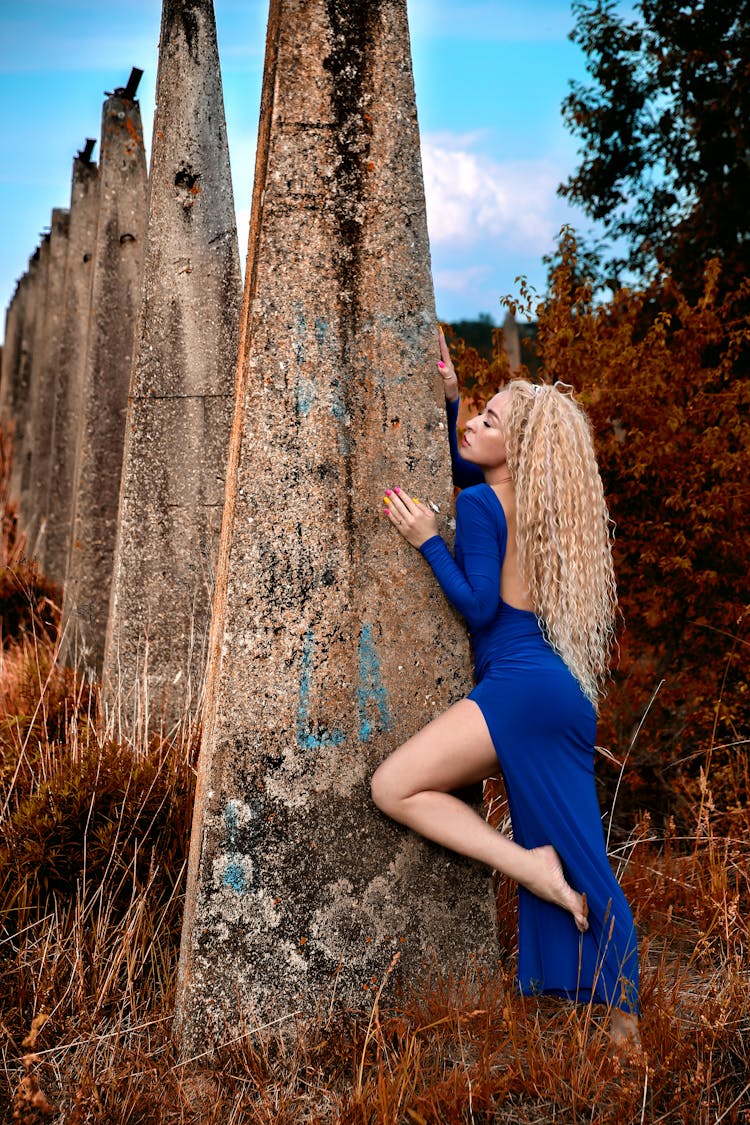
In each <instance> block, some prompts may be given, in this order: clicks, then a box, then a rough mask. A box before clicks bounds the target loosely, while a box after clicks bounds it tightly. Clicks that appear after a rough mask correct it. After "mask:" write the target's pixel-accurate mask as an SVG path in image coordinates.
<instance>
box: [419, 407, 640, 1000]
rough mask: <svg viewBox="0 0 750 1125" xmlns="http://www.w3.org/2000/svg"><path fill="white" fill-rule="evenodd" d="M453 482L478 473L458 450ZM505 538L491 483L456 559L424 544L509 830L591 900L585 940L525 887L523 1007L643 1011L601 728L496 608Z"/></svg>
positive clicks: (557, 664)
mask: <svg viewBox="0 0 750 1125" xmlns="http://www.w3.org/2000/svg"><path fill="white" fill-rule="evenodd" d="M457 410H458V407H457V404H456V406H455V408H454V410H453V411H451V412H449V421H450V422H451V426H450V430H451V434H452V446H451V452H452V454H454V459H453V463H454V474H455V477H454V479H456V480H457V482H458V483H462V484H463V485H464V486H465V485H466V484H467V482H468V481H470V480H472V478H473V479H475V478H476V475H477V474H478V473H479V470H477V468H476V466H474V465H469V464H468V463H467V462H464V461H462V459H461V458H460V457H459V456H458V451H457V449H456V448H455V436H454V428H455V415H456V414H457ZM506 542H507V526H506V522H505V513H504V511H503V507H502V505H501V503H500V501H499V499H498V497H497V496H496V494H495V492H494V491H493V489H492V488H490V486H489V485H487V484H484V483H479V484H471V485H470V486H469V487H465V488H464V491H463V492H461V493H460V495H459V496H458V498H457V500H456V541H455V559H454V557H453V556H452V555H451V553H450V551H449V550H448V548H447V546H446V544H445V543H444V541H443V540H442V539H441V538H440V536H437V535H436V536H434V537H433V538H431V539H428V540H427V542H426V543H423V544H422V547H421V548H420V550H421V552H422V554H423V555H424V557H425V558H426V559H427V561H428V563H429V564H430V566H431V567H432V570H433V572H434V574H435V577H436V578H437V580H438V582H439V583H440V585H441V587H442V589H443V592H444V593H445V595H446V597H447V598H448V600H449V601H450V602H451V603H452V604H453V605H454V606H455V608H456V609H457V610H458V611H459V612H460V613H461V614H462V615H463V617H464V618H465V619H466V622H467V625H468V627H469V631H470V634H471V642H472V647H473V652H474V667H475V679H476V687H475V688H474V690H473V691H472V692H471V693H470V695H469V699H473V700H474V702H475V703H477V704H478V706H479V708H480V709H481V712H482V715H483V716H484V719H485V722H486V723H487V727H488V729H489V732H490V736H491V738H492V742H493V745H494V747H495V751H496V753H497V757H498V760H499V763H500V767H501V770H502V774H503V778H504V781H505V788H506V793H507V797H508V805H509V811H510V816H511V821H512V824H513V836H514V839H515V840H516V842H517V843H519V844H521V845H522V846H523V847H525V848H534V847H539V846H540V845H542V844H552V845H553V847H554V848H555V850H556V851H557V853H558V855H559V856H560V859H561V861H562V865H563V869H564V871H565V876H566V878H567V880H568V882H569V883H570V885H571V886H572V887H574V888H575V890H577V891H585V892H586V897H587V900H588V905H589V929H588V931H587V932H586V933H585V934H583V935H581V934H579V932H578V930H577V929H576V925H575V922H574V921H573V917H572V915H571V914H570V913H569V912H568V911H566V910H563V909H562V908H561V907H559V906H555V905H554V904H553V903H548V902H544V901H543V900H542V899H539V898H537V897H536V896H535V895H533V894H531V893H530V892H529V891H527V890H525V889H524V888H523V887H519V901H518V979H519V988H520V991H521V992H522V993H524V994H526V995H532V994H537V993H551V994H553V995H558V996H564V997H568V998H570V999H575V1000H579V1001H589V1000H593V1001H594V1002H597V1003H604V1004H608V1005H609V1004H611V1005H612V1006H614V1007H617V1008H621V1009H623V1010H625V1011H628V1012H637V1011H638V951H637V944H636V934H635V927H634V924H633V916H632V914H631V911H630V907H629V906H628V903H627V901H626V899H625V896H624V895H623V893H622V890H621V889H620V886H619V884H618V882H617V880H616V879H615V876H614V874H613V872H612V869H611V867H610V865H609V860H608V859H607V853H606V847H605V840H604V832H603V829H602V822H601V814H600V810H599V802H598V799H597V795H596V788H595V783H594V742H595V738H596V716H595V712H594V708H593V707H592V705H591V703H590V701H589V700H588V699H587V698H586V696H585V695H584V693H583V691H582V690H581V687H580V685H579V683H578V681H577V680H576V679H575V677H574V676H573V675H572V673H571V672H570V670H569V669H568V667H567V665H566V664H565V663H564V662H563V660H562V659H561V657H560V656H559V655H558V654H557V653H556V652H555V651H554V649H553V648H552V646H551V645H550V644H549V642H548V641H547V640H546V638H545V636H544V634H543V632H542V629H541V628H540V626H539V623H538V621H537V618H536V615H535V614H534V613H531V612H529V611H527V610H521V609H515V608H514V607H512V606H509V605H506V604H505V603H504V602H503V601H502V600H501V598H500V571H501V568H502V564H503V559H504V557H505V548H506Z"/></svg>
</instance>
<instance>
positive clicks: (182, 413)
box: [104, 0, 242, 726]
mask: <svg viewBox="0 0 750 1125" xmlns="http://www.w3.org/2000/svg"><path fill="white" fill-rule="evenodd" d="M159 42H160V53H159V71H158V75H157V84H156V116H155V119H154V134H153V136H154V141H153V149H152V154H151V169H150V179H149V216H148V230H147V234H146V253H145V260H144V276H143V296H142V305H141V316H140V322H139V330H138V341H137V348H136V360H135V365H134V369H133V380H132V384H131V390H130V400H129V405H128V422H127V428H126V442H125V456H124V461H123V480H122V489H121V498H120V515H119V526H118V539H117V549H116V552H115V568H114V581H113V587H112V605H111V613H110V622H109V630H108V634H107V643H106V649H105V660H104V683H105V688H106V692H107V696H108V698H109V701H110V702H111V703H112V704H113V705H117V706H118V707H119V708H120V709H121V711H124V712H125V718H126V721H129V722H135V723H136V724H138V725H139V726H140V725H141V724H142V723H145V722H148V721H150V722H151V723H152V724H153V725H156V724H157V723H158V722H159V721H160V720H163V719H168V720H172V719H174V718H176V717H177V716H179V715H180V714H181V713H182V712H183V711H184V710H185V709H188V710H190V709H194V708H195V706H196V704H197V697H198V692H199V688H200V684H201V680H202V678H203V674H204V671H205V661H206V647H207V639H208V625H209V616H210V605H211V595H212V593H213V580H214V574H215V570H216V556H217V551H218V543H219V531H220V528H221V512H222V507H223V500H224V477H225V470H226V460H227V447H228V442H229V430H230V426H231V420H232V402H233V392H234V372H235V368H236V364H237V346H238V335H239V318H240V307H241V303H242V278H241V274H240V261H239V250H238V246H237V231H236V225H235V212H234V201H233V198H232V181H231V175H230V169H229V151H228V148H227V137H226V127H225V121H224V102H223V96H222V88H221V74H220V69H219V57H218V52H217V47H216V26H215V21H214V11H213V3H212V0H165V2H164V6H163V11H162V25H161V36H160V40H159Z"/></svg>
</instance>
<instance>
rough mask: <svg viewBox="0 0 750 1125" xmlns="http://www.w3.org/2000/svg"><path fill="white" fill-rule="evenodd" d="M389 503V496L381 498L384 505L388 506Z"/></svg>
mask: <svg viewBox="0 0 750 1125" xmlns="http://www.w3.org/2000/svg"><path fill="white" fill-rule="evenodd" d="M390 502H391V498H390V496H384V497H383V503H384V504H390Z"/></svg>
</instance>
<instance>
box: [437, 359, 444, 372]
mask: <svg viewBox="0 0 750 1125" xmlns="http://www.w3.org/2000/svg"><path fill="white" fill-rule="evenodd" d="M438 367H439V368H440V370H441V371H442V370H443V368H444V367H445V364H444V363H443V361H442V359H439V360H438Z"/></svg>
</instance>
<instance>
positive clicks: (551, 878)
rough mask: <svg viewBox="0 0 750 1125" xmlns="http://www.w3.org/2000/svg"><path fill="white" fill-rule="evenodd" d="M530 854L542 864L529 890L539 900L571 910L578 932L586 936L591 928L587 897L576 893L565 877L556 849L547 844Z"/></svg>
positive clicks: (528, 886) (529, 884)
mask: <svg viewBox="0 0 750 1125" xmlns="http://www.w3.org/2000/svg"><path fill="white" fill-rule="evenodd" d="M529 854H530V855H532V856H536V857H538V859H539V861H540V863H539V875H538V878H537V880H535V882H534V883H533V884H532V883H527V884H526V886H527V888H528V889H529V890H530V891H531V892H532V894H535V895H537V896H538V897H539V898H543V899H545V900H546V901H547V902H554V903H555V904H556V905H557V906H562V908H563V909H564V910H569V911H570V913H571V914H572V915H573V920H574V921H575V924H576V926H577V927H578V930H579V931H580V932H581V933H582V934H584V933H585V932H586V930H587V929H588V928H589V918H588V916H589V908H588V903H587V902H586V895H585V894H583V895H581V894H579V893H578V891H574V890H573V888H572V887H571V885H570V883H568V881H567V879H566V878H565V876H564V875H563V869H562V864H561V863H560V857H559V856H558V854H557V852H556V851H555V849H554V848H553V847H552V845H551V844H545V845H543V847H541V848H531V850H530V852H529Z"/></svg>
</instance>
